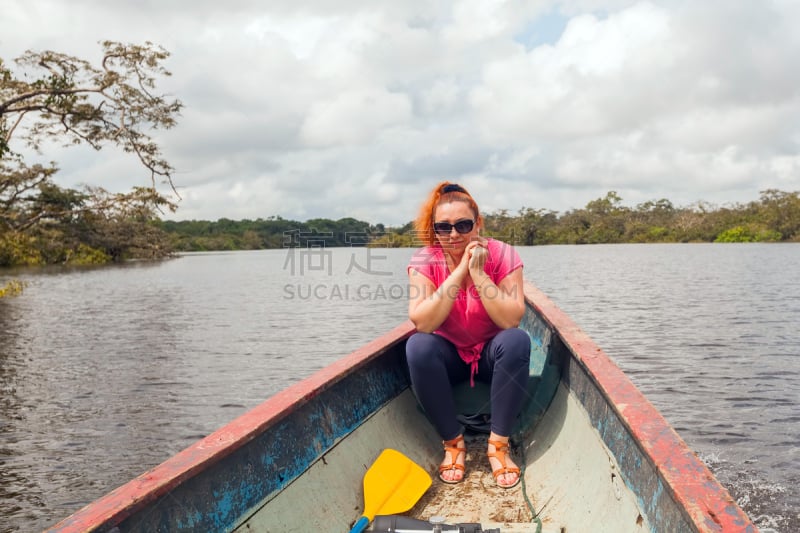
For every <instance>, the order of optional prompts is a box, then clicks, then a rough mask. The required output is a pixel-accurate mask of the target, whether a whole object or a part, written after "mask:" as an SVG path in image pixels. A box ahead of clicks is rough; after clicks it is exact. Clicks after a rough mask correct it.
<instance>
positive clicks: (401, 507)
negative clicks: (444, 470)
mask: <svg viewBox="0 0 800 533" xmlns="http://www.w3.org/2000/svg"><path fill="white" fill-rule="evenodd" d="M432 482H433V481H432V480H431V476H429V475H428V473H427V472H426V471H425V470H423V469H422V467H421V466H419V465H418V464H417V463H415V462H414V461H412V460H411V459H409V458H408V457H406V456H405V455H403V454H402V453H400V452H398V451H397V450H392V449H391V448H387V449H385V450H383V452H381V454H380V455H379V456H378V458H377V459H375V462H374V463H373V464H372V466H371V467H370V468H369V470H367V473H366V474H364V516H366V517H367V518H368V519H369V521H370V522H371V521H372V519H373V518H375V515H379V514H380V515H389V514H396V513H402V512H404V511H408V510H409V509H411V508H412V507H414V504H415V503H417V501H418V500H419V499H420V498H421V497H422V495H423V494H425V491H426V490H428V487H430V486H431V483H432Z"/></svg>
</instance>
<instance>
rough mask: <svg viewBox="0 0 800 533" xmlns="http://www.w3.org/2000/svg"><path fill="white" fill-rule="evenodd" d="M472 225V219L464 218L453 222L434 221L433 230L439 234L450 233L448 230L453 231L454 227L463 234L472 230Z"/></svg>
mask: <svg viewBox="0 0 800 533" xmlns="http://www.w3.org/2000/svg"><path fill="white" fill-rule="evenodd" d="M474 226H475V221H474V220H469V219H464V220H459V221H458V222H456V223H455V224H451V223H449V222H434V223H433V230H434V231H435V232H436V233H438V234H439V235H450V232H451V231H453V228H456V231H457V232H459V233H461V234H464V233H469V232H470V231H472V228H473V227H474Z"/></svg>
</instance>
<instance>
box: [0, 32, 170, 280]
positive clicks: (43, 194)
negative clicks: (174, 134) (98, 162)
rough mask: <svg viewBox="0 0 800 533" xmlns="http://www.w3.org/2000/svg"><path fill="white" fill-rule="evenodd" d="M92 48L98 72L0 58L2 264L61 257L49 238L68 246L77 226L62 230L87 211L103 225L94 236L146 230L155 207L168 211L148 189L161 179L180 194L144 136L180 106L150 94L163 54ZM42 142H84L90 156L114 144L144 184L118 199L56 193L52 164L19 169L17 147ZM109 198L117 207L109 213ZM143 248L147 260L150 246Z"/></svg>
mask: <svg viewBox="0 0 800 533" xmlns="http://www.w3.org/2000/svg"><path fill="white" fill-rule="evenodd" d="M101 46H102V51H103V56H102V59H101V60H100V64H99V66H93V65H91V64H90V63H89V62H87V61H85V60H82V59H79V58H76V57H72V56H69V55H65V54H62V53H58V52H53V51H44V52H32V51H27V52H25V53H24V54H23V55H22V56H20V57H18V58H16V59H15V60H14V62H13V63H14V65H15V68H16V70H12V67H11V66H10V65H8V64H7V63H5V62H4V61H3V59H2V58H0V262H2V263H3V264H13V261H17V260H19V261H23V262H24V263H28V264H36V263H39V262H48V261H49V260H59V261H60V260H62V256H63V254H62V253H61V251H58V253H51V252H53V250H61V249H62V248H64V246H63V244H64V243H63V242H62V243H61V244H60V245H57V246H55V245H54V242H55V241H58V240H59V239H66V241H69V239H68V237H69V235H67V233H76V230H75V228H72V229H70V230H69V231H67V232H66V233H65V231H66V226H67V225H69V224H72V223H75V222H76V221H80V222H81V223H82V224H84V226H85V224H87V223H88V221H91V219H92V217H90V216H88V213H89V212H90V211H91V210H93V209H94V210H95V214H96V216H95V221H102V222H103V228H102V231H100V229H99V228H95V229H96V230H98V231H95V234H99V233H105V234H106V235H108V234H116V235H119V236H124V235H126V234H127V232H119V231H117V230H118V229H119V228H117V229H115V230H114V231H111V226H110V225H109V224H111V225H113V224H124V225H125V226H126V227H128V228H132V227H139V225H140V224H143V223H144V224H148V223H149V222H148V221H149V220H150V219H153V218H154V216H155V213H156V212H161V209H162V208H167V209H170V210H171V211H174V210H175V208H176V207H177V206H176V204H175V203H174V202H173V201H172V199H170V198H169V197H168V196H165V195H162V194H161V193H159V192H158V191H157V183H158V182H159V181H160V182H161V183H164V184H166V185H168V186H169V188H170V189H171V194H172V195H174V197H175V198H177V199H179V198H180V196H179V195H178V193H177V191H176V190H175V186H174V184H173V182H172V172H173V169H172V167H171V165H170V164H169V163H168V162H167V161H166V160H165V159H164V158H163V157H162V155H161V151H160V149H159V147H158V145H157V144H156V143H155V142H154V141H153V139H152V138H151V137H150V135H149V132H150V131H151V130H158V129H169V128H171V127H173V126H174V125H175V124H176V117H177V116H178V115H179V113H180V110H181V107H182V104H181V102H180V101H178V100H177V99H172V98H169V97H167V96H164V95H158V94H156V93H155V88H156V80H157V79H158V78H160V77H163V76H170V73H169V72H168V71H167V70H166V69H165V68H164V67H163V66H162V63H163V62H164V61H165V60H166V59H167V58H168V57H169V54H168V53H167V52H166V51H165V50H164V49H163V48H161V47H159V46H156V45H153V44H152V43H150V42H147V43H145V44H144V45H124V44H120V43H116V42H112V41H105V42H103V43H101ZM48 140H56V141H59V142H63V144H64V145H65V146H68V145H74V144H88V145H89V146H91V147H92V148H94V149H95V150H100V149H101V148H103V147H104V146H106V145H109V144H112V145H115V146H117V147H119V148H121V149H122V150H123V151H124V152H128V153H131V154H133V155H134V156H135V157H136V158H138V160H139V161H140V162H141V164H142V165H143V166H144V167H145V169H146V171H147V172H148V173H149V178H150V184H149V186H147V187H135V188H134V189H133V191H132V192H131V193H128V194H121V195H111V194H107V193H106V192H105V191H102V189H99V188H94V189H90V188H89V187H87V188H86V190H85V191H72V190H64V189H60V188H59V187H57V186H56V185H55V184H54V183H53V181H52V178H53V176H54V174H55V173H56V172H57V171H58V167H57V165H56V163H55V162H50V163H49V165H42V164H39V163H32V164H28V162H26V161H25V160H24V157H23V155H22V153H21V148H20V147H24V146H27V147H28V148H32V149H33V150H35V151H37V152H40V150H41V147H42V145H43V143H44V142H45V141H48ZM115 202H117V203H119V205H117V206H116V207H117V208H116V210H112V209H111V208H112V204H114V203H115ZM112 211H113V215H109V213H111V212H112ZM84 229H86V228H85V227H84ZM159 231H160V230H159ZM77 233H80V232H77ZM43 237H47V238H45V239H43ZM66 241H65V242H66ZM138 241H141V239H137V243H136V244H135V245H134V246H133V248H131V246H127V247H126V245H125V244H124V243H123V244H122V248H123V249H126V250H128V249H138V246H139V242H138ZM42 242H47V243H48V246H49V248H48V250H41V249H37V246H39V245H40V244H41V243H42ZM117 244H120V243H118V242H116V241H115V246H116V245H117ZM78 245H80V246H81V247H83V248H82V249H85V248H86V246H88V245H87V243H85V242H82V241H81V242H78V243H77V244H76V246H78ZM43 252H44V253H43ZM146 252H147V253H146V254H145V255H152V253H153V250H147V251H146ZM101 253H105V252H101ZM67 255H68V256H69V254H67ZM110 255H112V256H113V255H115V254H110ZM122 255H125V254H122ZM15 258H16V259H15ZM9 261H11V262H12V263H8V262H9Z"/></svg>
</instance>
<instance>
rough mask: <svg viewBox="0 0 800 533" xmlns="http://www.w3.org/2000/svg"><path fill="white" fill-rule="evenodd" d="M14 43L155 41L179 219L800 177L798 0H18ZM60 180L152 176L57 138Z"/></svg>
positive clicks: (4, 25)
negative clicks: (170, 123)
mask: <svg viewBox="0 0 800 533" xmlns="http://www.w3.org/2000/svg"><path fill="white" fill-rule="evenodd" d="M5 4H7V5H4V6H3V17H2V19H0V54H1V55H2V57H3V59H4V60H6V61H9V60H10V59H11V58H13V57H16V56H17V55H19V54H20V53H21V52H22V51H24V50H25V49H28V48H33V49H44V48H50V49H55V50H58V51H63V52H65V53H70V54H75V55H80V56H82V57H86V58H87V59H90V60H96V58H97V56H98V54H99V46H98V45H97V42H98V41H100V40H103V39H109V38H111V39H113V40H118V41H122V42H142V41H144V40H150V41H153V42H155V43H158V44H161V45H162V46H164V47H165V48H167V49H168V50H169V51H170V52H171V53H172V56H171V57H170V59H169V60H168V62H167V65H166V66H167V68H168V69H169V70H171V71H172V72H173V77H172V78H170V79H167V80H163V82H162V84H161V87H162V88H163V90H165V91H168V92H170V93H172V94H174V95H175V96H176V97H178V98H180V99H181V100H182V101H183V102H184V104H185V108H184V111H183V116H182V117H181V119H180V121H179V125H178V126H177V127H176V128H175V129H174V130H171V131H168V132H158V133H156V136H157V138H158V139H159V141H160V142H161V144H162V148H163V151H164V154H165V155H166V156H167V157H168V159H169V160H170V161H171V162H172V163H173V164H174V166H175V167H176V168H177V170H178V172H177V173H176V175H175V181H176V183H177V184H178V186H179V187H180V191H181V194H182V196H183V201H182V202H181V206H180V208H179V210H178V212H177V213H176V214H175V215H174V218H178V219H181V218H207V219H216V218H219V217H227V218H233V219H237V218H257V217H268V216H272V215H281V216H283V217H286V218H296V219H305V218H314V217H331V218H338V217H343V216H356V217H358V218H362V219H365V220H368V221H370V222H373V223H377V222H383V223H387V224H402V223H405V222H407V221H408V220H411V219H412V218H413V217H414V215H415V214H416V211H417V208H418V205H419V204H420V203H421V201H422V196H423V195H424V194H426V193H427V192H428V191H429V190H430V188H431V187H432V186H433V185H434V184H435V183H436V182H437V181H439V180H441V179H450V180H456V181H461V182H463V183H464V184H465V185H466V186H467V187H469V188H470V189H471V190H472V191H473V192H474V193H475V195H476V197H477V199H478V201H479V204H480V205H481V206H482V207H484V208H485V209H487V210H493V209H501V208H507V209H509V210H511V211H512V212H515V211H516V210H517V209H519V208H520V207H523V206H525V207H534V208H539V207H541V208H549V209H554V210H558V211H565V210H567V209H570V208H577V207H582V206H583V205H585V203H586V202H587V201H589V200H592V199H595V198H599V197H602V196H604V195H605V193H606V192H607V191H608V190H617V191H618V192H619V193H620V195H621V196H622V197H623V199H624V201H625V202H626V203H628V202H630V203H635V202H639V201H646V200H648V199H654V198H664V197H665V198H668V199H670V200H672V201H673V202H674V203H675V204H677V205H682V204H683V203H691V202H694V201H696V200H700V199H703V200H707V201H710V202H712V203H724V202H728V201H749V200H753V199H756V198H757V195H758V191H759V190H763V189H765V188H770V187H775V188H780V189H782V190H798V189H800V175H799V174H798V167H799V166H800V163H799V162H798V161H799V160H800V126H798V124H800V70H798V69H794V68H791V65H793V64H794V63H795V62H796V58H797V57H798V55H800V37H798V36H797V35H796V34H797V32H796V31H795V28H796V27H797V26H798V24H800V7H798V4H797V2H793V1H791V0H773V1H771V2H769V3H763V2H757V1H755V0H745V1H742V2H733V3H732V2H724V1H722V0H708V1H706V2H681V3H677V2H671V1H668V0H652V1H650V2H647V1H635V0H628V1H622V0H619V1H615V0H562V1H559V2H555V1H554V0H541V1H525V0H512V1H507V2H501V1H494V0H492V1H485V0H470V1H465V2H458V3H452V4H451V3H437V2H423V1H422V0H409V1H407V2H391V3H376V2H373V1H369V0H342V1H341V2H327V1H323V0H313V1H312V0H302V1H299V2H298V1H295V0H293V1H291V2H290V1H273V2H269V3H263V2H255V1H252V0H233V1H231V2H226V3H219V2H211V1H208V0H200V1H195V2H186V1H174V2H156V1H155V0H149V1H147V2H135V3H133V2H132V3H109V2H101V1H99V0H74V1H73V2H69V3H64V2H54V1H51V0H30V1H29V2H6V3H5ZM43 157H44V159H46V160H47V159H56V160H57V161H59V163H60V166H61V167H62V169H63V170H62V172H61V173H60V176H59V183H62V184H65V185H69V184H72V183H80V182H87V181H88V182H90V183H92V182H93V184H101V185H105V186H107V187H108V188H111V189H115V188H117V189H120V188H125V187H126V186H127V187H130V186H132V185H136V184H140V183H142V182H143V181H145V180H146V179H147V178H148V177H147V174H146V172H144V171H142V169H140V168H138V167H137V166H136V164H135V161H131V159H130V157H129V154H122V153H120V152H118V151H115V150H114V149H113V148H111V147H109V148H106V149H104V150H103V151H101V152H94V151H91V150H82V149H67V150H62V149H60V148H56V147H53V146H48V148H47V153H45V154H44V156H43Z"/></svg>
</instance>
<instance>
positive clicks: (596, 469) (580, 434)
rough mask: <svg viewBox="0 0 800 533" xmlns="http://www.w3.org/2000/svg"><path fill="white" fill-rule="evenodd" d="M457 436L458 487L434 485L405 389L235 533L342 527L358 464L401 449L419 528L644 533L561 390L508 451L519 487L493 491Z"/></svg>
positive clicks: (609, 464)
mask: <svg viewBox="0 0 800 533" xmlns="http://www.w3.org/2000/svg"><path fill="white" fill-rule="evenodd" d="M467 437H468V438H467V459H466V468H467V470H466V472H467V473H466V478H465V480H464V481H463V482H462V483H458V484H447V483H444V482H442V481H440V480H439V479H438V477H437V470H438V466H439V462H440V461H441V460H442V457H443V452H442V448H441V441H440V440H439V438H438V435H436V434H435V431H434V430H433V427H432V426H431V425H430V423H429V422H428V421H427V420H426V419H425V417H424V415H423V414H422V413H421V411H420V410H419V409H418V407H417V404H416V400H415V398H414V397H413V395H412V394H411V392H410V391H406V392H404V393H402V394H401V395H400V396H398V397H397V398H396V399H395V400H393V401H392V402H390V403H389V404H387V405H386V406H384V407H383V408H381V409H379V410H378V411H377V412H376V413H375V414H374V415H373V416H372V417H371V418H370V420H368V421H367V423H365V424H363V425H361V426H359V427H358V428H356V429H355V430H354V431H353V432H352V433H351V434H350V435H348V437H347V438H345V439H343V440H342V441H341V442H339V443H338V444H337V445H336V446H334V447H333V448H331V449H330V450H328V451H327V452H325V453H324V454H323V455H322V456H321V458H320V460H319V461H317V462H316V463H314V465H312V467H311V468H309V470H308V471H307V472H306V473H305V474H304V475H303V476H301V477H299V478H298V479H296V480H294V481H293V482H292V483H291V484H289V485H288V486H287V487H286V488H285V489H284V490H282V491H280V492H279V493H277V494H275V495H273V496H271V497H270V498H268V499H267V501H265V502H264V505H263V507H261V508H260V509H259V510H258V511H256V512H255V513H254V514H253V515H252V516H250V517H249V518H248V519H247V520H245V522H244V523H242V524H240V526H239V527H238V529H236V531H237V532H240V533H244V532H247V533H252V532H255V531H258V532H278V531H280V532H287V531H341V530H347V529H349V528H350V527H351V526H352V524H353V522H355V520H357V519H358V517H359V516H360V512H361V509H363V495H362V494H361V491H358V490H355V487H359V486H360V485H361V479H362V476H363V474H364V472H366V470H367V468H368V465H369V462H366V461H364V458H365V457H370V458H373V457H377V455H378V454H379V453H380V451H381V450H382V449H384V448H386V447H392V448H395V449H398V450H400V451H402V452H403V453H405V454H406V455H408V456H409V457H410V458H412V460H415V461H416V462H417V463H418V464H420V465H421V466H422V467H423V468H425V469H426V470H427V471H428V472H430V473H431V474H432V477H433V484H432V485H431V487H430V488H429V489H428V491H427V492H426V494H425V495H423V497H422V498H421V499H420V501H419V502H417V504H416V505H415V506H414V507H413V508H412V509H411V510H410V511H409V512H407V513H404V514H406V515H407V516H411V517H414V518H417V519H421V520H429V519H430V518H432V517H434V516H439V517H442V518H443V519H444V521H445V523H446V524H457V523H479V524H481V527H482V529H483V530H488V529H495V528H498V529H500V531H501V532H503V533H517V532H520V533H521V532H529V531H537V526H538V524H537V523H536V522H535V521H534V511H532V509H535V510H536V511H535V512H537V513H539V519H540V520H541V524H542V528H541V533H563V532H564V531H573V532H574V531H603V532H605V531H608V532H613V533H625V532H631V533H641V532H643V531H649V530H650V527H649V525H648V523H647V520H646V519H644V520H643V519H642V514H640V512H639V509H638V507H637V505H636V497H635V496H634V495H633V494H632V493H631V492H630V491H629V490H628V489H627V488H626V487H625V484H624V483H622V482H621V480H620V476H619V469H618V466H617V465H616V463H615V461H614V460H613V459H612V456H611V454H610V453H609V451H608V449H607V448H605V446H604V445H603V444H602V441H601V439H600V438H599V435H598V434H597V431H596V430H595V429H594V428H593V427H592V426H591V424H590V423H589V420H588V416H587V415H586V412H585V411H584V410H583V408H582V407H581V406H580V403H579V401H578V400H577V399H576V398H574V397H573V396H572V395H571V394H570V393H569V392H568V390H567V389H566V388H565V387H564V386H561V387H559V390H558V391H557V393H556V396H555V398H554V400H553V403H552V404H551V406H550V409H548V411H547V413H545V415H544V417H543V419H542V421H541V423H540V424H539V425H538V426H537V428H536V429H535V430H534V433H533V435H532V436H531V437H529V440H527V441H526V442H524V443H521V444H520V446H519V447H517V448H516V449H512V457H513V459H514V462H515V463H516V464H517V465H519V466H520V467H523V465H524V468H525V469H524V470H523V476H524V481H525V483H524V486H523V483H520V484H518V485H517V486H516V487H514V488H512V489H501V488H499V487H497V486H496V485H495V483H494V479H493V478H492V474H491V472H490V470H489V468H490V467H489V461H488V459H487V458H486V440H487V435H468V436H467ZM523 453H524V456H523ZM526 493H527V495H528V497H527V498H526V496H525V494H526ZM529 502H530V503H529Z"/></svg>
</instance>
